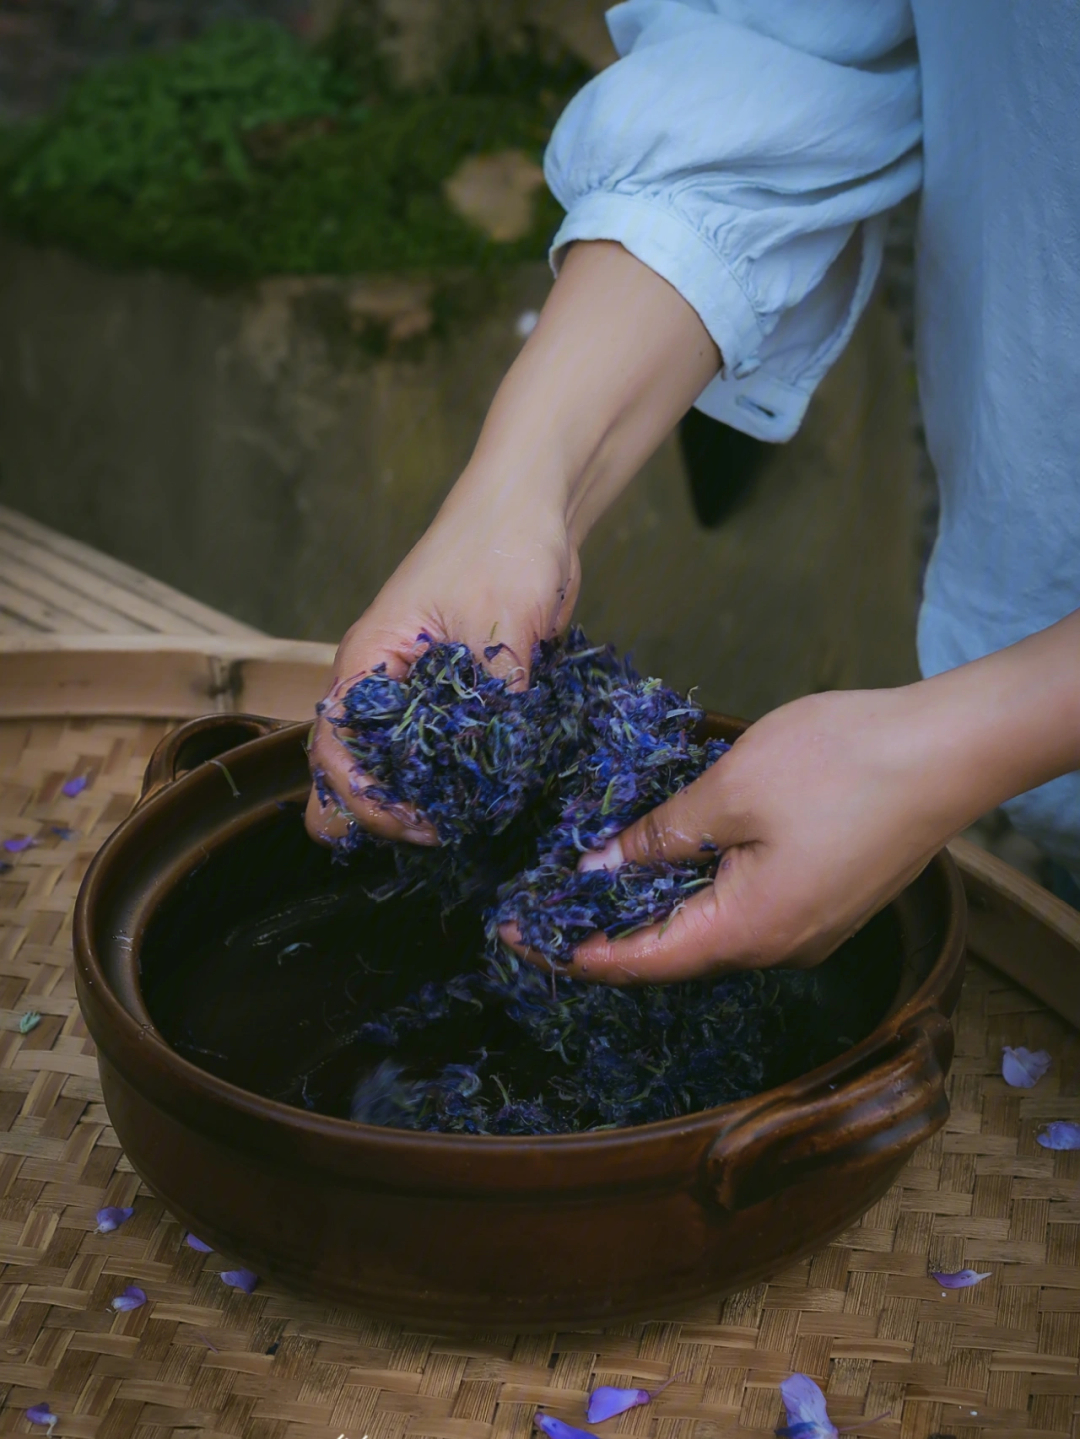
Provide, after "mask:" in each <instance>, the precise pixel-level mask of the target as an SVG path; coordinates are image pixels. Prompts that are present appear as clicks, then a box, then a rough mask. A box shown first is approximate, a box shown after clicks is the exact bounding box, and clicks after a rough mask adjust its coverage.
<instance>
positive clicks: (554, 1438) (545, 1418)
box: [533, 1414, 596, 1439]
mask: <svg viewBox="0 0 1080 1439" xmlns="http://www.w3.org/2000/svg"><path fill="white" fill-rule="evenodd" d="M533 1423H534V1424H535V1425H536V1427H537V1428H538V1429H542V1430H543V1431H544V1433H545V1434H546V1435H547V1436H548V1439H596V1435H595V1434H593V1433H591V1432H590V1431H589V1430H588V1429H575V1428H574V1426H573V1425H572V1424H565V1423H564V1422H563V1421H562V1420H561V1419H556V1418H555V1416H554V1414H538V1415H537V1416H536V1418H535V1419H534V1420H533Z"/></svg>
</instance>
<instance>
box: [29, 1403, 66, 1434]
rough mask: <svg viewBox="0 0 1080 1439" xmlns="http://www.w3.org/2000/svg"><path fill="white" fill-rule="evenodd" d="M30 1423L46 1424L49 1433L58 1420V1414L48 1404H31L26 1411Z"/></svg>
mask: <svg viewBox="0 0 1080 1439" xmlns="http://www.w3.org/2000/svg"><path fill="white" fill-rule="evenodd" d="M26 1417H27V1419H29V1420H30V1423H31V1424H47V1425H48V1428H49V1433H50V1434H51V1433H52V1432H53V1430H54V1429H55V1428H56V1425H57V1423H58V1422H59V1415H57V1414H54V1413H53V1412H52V1409H51V1407H50V1406H49V1405H48V1404H32V1405H31V1406H30V1408H29V1409H28V1410H27V1411H26Z"/></svg>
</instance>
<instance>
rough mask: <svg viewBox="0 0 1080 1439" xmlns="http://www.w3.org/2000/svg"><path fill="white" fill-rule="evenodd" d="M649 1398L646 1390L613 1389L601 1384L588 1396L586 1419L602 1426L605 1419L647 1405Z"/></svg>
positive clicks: (608, 1385)
mask: <svg viewBox="0 0 1080 1439" xmlns="http://www.w3.org/2000/svg"><path fill="white" fill-rule="evenodd" d="M651 1398H652V1395H651V1394H650V1393H649V1391H648V1390H647V1389H613V1388H612V1386H611V1385H610V1384H601V1386H600V1388H599V1389H594V1390H593V1392H592V1393H591V1394H590V1395H589V1409H588V1413H587V1415H586V1417H587V1419H588V1421H589V1423H590V1424H603V1422H604V1420H605V1419H614V1418H615V1415H616V1414H625V1413H626V1411H627V1410H628V1409H633V1408H634V1406H635V1405H637V1404H648V1402H649V1400H650V1399H651Z"/></svg>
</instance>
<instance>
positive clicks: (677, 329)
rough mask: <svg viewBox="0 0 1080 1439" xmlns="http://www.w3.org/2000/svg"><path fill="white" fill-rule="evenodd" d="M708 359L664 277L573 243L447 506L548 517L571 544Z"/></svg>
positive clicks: (615, 248)
mask: <svg viewBox="0 0 1080 1439" xmlns="http://www.w3.org/2000/svg"><path fill="white" fill-rule="evenodd" d="M719 364H720V356H719V352H718V351H717V348H716V346H715V345H714V344H713V342H712V340H711V339H710V338H709V335H708V332H707V331H706V329H705V327H704V325H703V324H702V323H701V321H700V319H699V318H698V316H697V314H696V313H695V311H694V310H693V309H691V307H690V306H689V305H688V304H687V303H686V301H685V300H684V299H682V297H681V296H680V295H679V294H678V292H677V291H676V290H674V289H672V287H671V286H670V285H669V284H668V283H667V282H666V281H665V280H662V279H660V277H659V276H658V275H656V274H654V273H653V271H652V270H650V269H649V268H648V267H647V266H646V265H643V264H642V263H641V262H640V261H638V260H636V259H634V257H633V256H632V255H630V254H629V253H628V252H627V251H626V250H624V249H623V248H622V246H621V245H616V244H611V243H609V242H607V241H591V242H588V243H579V244H577V245H574V246H573V247H572V248H571V250H570V251H569V253H568V254H567V256H566V259H565V262H564V264H563V267H562V270H561V272H560V274H559V277H558V279H557V280H556V282H555V285H554V287H553V289H552V291H551V294H550V296H549V298H548V301H547V303H546V304H545V306H544V309H543V312H542V314H541V316H540V320H539V323H538V324H537V326H536V329H535V330H534V331H533V333H532V334H531V335H530V336H529V339H528V341H527V342H526V344H525V346H524V348H523V349H522V352H521V354H520V355H519V356H518V358H517V360H516V361H515V363H514V364H513V366H512V367H511V369H510V370H509V372H508V373H507V375H506V378H505V379H504V381H503V383H502V385H501V386H500V387H499V391H498V393H497V395H496V396H495V400H494V402H493V403H492V406H491V409H490V411H489V413H488V417H487V420H486V422H485V424H484V428H483V431H482V432H481V435H480V439H479V441H478V443H477V446H476V449H475V451H474V453H473V457H472V459H471V460H470V462H469V465H468V466H467V468H466V470H465V472H464V474H463V475H462V477H461V480H460V481H459V482H458V485H457V486H455V490H454V494H453V496H452V504H453V505H455V506H456V505H458V504H460V503H462V502H464V503H466V504H468V505H472V504H474V503H476V502H481V503H483V504H484V505H485V506H488V507H489V508H490V507H491V506H495V507H496V508H501V507H505V508H506V510H507V512H508V515H509V514H514V515H520V514H521V513H522V512H523V511H524V512H526V513H528V512H531V511H537V510H540V511H543V512H547V513H555V514H557V515H558V516H559V517H560V518H563V519H565V520H566V522H567V525H568V528H569V531H570V535H571V538H572V540H573V542H574V543H575V544H577V545H580V543H581V541H582V540H583V539H584V537H585V535H586V534H587V533H588V531H589V529H590V527H591V526H592V524H593V523H594V522H595V520H596V518H597V517H598V516H599V515H600V514H601V513H602V512H603V510H604V509H605V508H606V507H607V506H608V505H609V504H610V503H611V502H612V500H613V499H614V498H615V497H616V495H618V494H619V492H620V491H621V490H622V488H623V487H624V486H625V485H626V483H627V482H628V481H629V480H630V479H631V478H632V476H633V475H634V474H635V473H636V472H637V470H638V469H639V468H640V467H641V465H642V464H643V463H644V462H645V460H647V459H648V457H649V456H650V455H651V454H652V452H653V451H654V450H655V449H656V447H657V446H658V445H659V444H660V442H661V441H662V440H663V439H664V437H665V436H666V435H667V434H668V433H669V432H670V431H671V429H672V428H673V427H674V426H675V424H677V422H678V421H679V419H680V418H681V416H682V415H683V414H684V413H685V412H686V410H687V409H689V407H690V405H691V404H692V403H693V401H694V400H695V399H696V398H697V396H698V395H699V394H700V393H701V391H702V390H703V389H704V388H705V386H706V385H707V384H708V382H709V380H710V379H711V378H712V377H713V375H715V373H716V371H717V369H718V367H719Z"/></svg>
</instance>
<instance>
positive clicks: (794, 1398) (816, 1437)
mask: <svg viewBox="0 0 1080 1439" xmlns="http://www.w3.org/2000/svg"><path fill="white" fill-rule="evenodd" d="M780 1398H781V1399H782V1400H783V1401H784V1408H785V1409H786V1410H787V1424H786V1425H784V1427H783V1428H781V1429H777V1431H776V1433H777V1434H778V1435H780V1439H837V1429H836V1425H835V1424H834V1423H833V1422H832V1420H831V1419H830V1418H829V1412H828V1410H827V1409H826V1407H825V1395H824V1394H822V1392H821V1390H820V1389H819V1388H818V1386H817V1385H816V1384H815V1383H814V1381H813V1380H812V1379H811V1378H810V1376H809V1374H792V1375H791V1377H790V1378H789V1379H785V1380H784V1381H783V1383H782V1384H781V1385H780Z"/></svg>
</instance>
